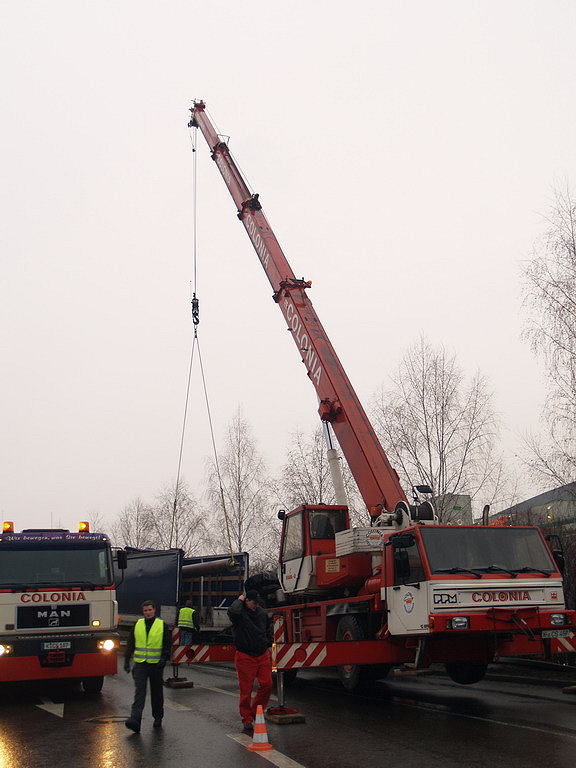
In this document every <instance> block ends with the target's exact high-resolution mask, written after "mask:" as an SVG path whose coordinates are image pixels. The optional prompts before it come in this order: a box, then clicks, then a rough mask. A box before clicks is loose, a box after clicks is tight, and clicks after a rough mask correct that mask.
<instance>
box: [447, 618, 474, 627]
mask: <svg viewBox="0 0 576 768" xmlns="http://www.w3.org/2000/svg"><path fill="white" fill-rule="evenodd" d="M450 626H451V627H452V629H470V619H469V617H468V616H454V617H453V618H452V621H451V622H450Z"/></svg>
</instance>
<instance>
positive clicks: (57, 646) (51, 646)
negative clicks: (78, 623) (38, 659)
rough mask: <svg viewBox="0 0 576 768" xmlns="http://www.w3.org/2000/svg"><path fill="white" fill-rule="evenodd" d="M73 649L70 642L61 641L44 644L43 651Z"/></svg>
mask: <svg viewBox="0 0 576 768" xmlns="http://www.w3.org/2000/svg"><path fill="white" fill-rule="evenodd" d="M70 648H72V643H71V642H70V640H59V641H58V642H57V643H42V650H43V651H67V650H70Z"/></svg>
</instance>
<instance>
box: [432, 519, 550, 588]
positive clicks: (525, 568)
mask: <svg viewBox="0 0 576 768" xmlns="http://www.w3.org/2000/svg"><path fill="white" fill-rule="evenodd" d="M420 533H421V535H422V540H423V542H424V549H425V550H426V555H427V557H428V563H429V565H430V570H431V571H432V573H442V572H444V573H446V572H448V571H451V572H452V573H455V572H457V571H458V570H460V571H462V572H466V569H473V570H474V571H476V572H478V573H480V574H483V573H510V574H511V575H513V576H515V575H517V573H522V572H523V573H529V572H534V573H535V572H540V573H544V574H545V575H549V574H550V573H551V572H555V571H557V570H558V569H557V567H556V565H555V564H554V562H553V561H552V558H551V557H550V554H549V553H548V551H547V549H546V546H545V545H544V542H543V541H542V538H541V536H540V534H539V532H538V531H537V530H536V529H534V528H469V527H465V526H462V527H453V528H445V527H439V528H432V527H422V528H421V529H420Z"/></svg>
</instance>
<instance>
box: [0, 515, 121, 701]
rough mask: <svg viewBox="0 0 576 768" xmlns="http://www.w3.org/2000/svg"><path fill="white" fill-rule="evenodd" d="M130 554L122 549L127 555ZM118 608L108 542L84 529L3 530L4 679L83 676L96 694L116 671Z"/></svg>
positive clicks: (0, 620) (0, 666) (0, 677)
mask: <svg viewBox="0 0 576 768" xmlns="http://www.w3.org/2000/svg"><path fill="white" fill-rule="evenodd" d="M123 558H124V556H123V555H121V560H122V559H123ZM117 625H118V606H117V603H116V598H115V587H114V576H113V571H112V557H111V549H110V541H109V539H108V537H107V536H106V535H105V534H103V533H90V531H89V526H88V524H87V523H80V526H79V531H78V532H77V533H71V532H70V531H68V530H64V529H49V530H48V529H29V530H24V531H21V532H20V533H16V532H14V525H13V524H12V523H11V522H5V523H4V524H3V529H2V532H1V533H0V683H1V682H14V681H20V680H54V679H63V678H66V679H77V680H79V681H81V682H82V686H83V688H84V690H85V692H86V693H98V692H99V691H100V690H101V688H102V683H103V681H104V676H105V675H113V674H115V673H116V654H117V649H118V646H119V638H118V634H117V631H116V630H117Z"/></svg>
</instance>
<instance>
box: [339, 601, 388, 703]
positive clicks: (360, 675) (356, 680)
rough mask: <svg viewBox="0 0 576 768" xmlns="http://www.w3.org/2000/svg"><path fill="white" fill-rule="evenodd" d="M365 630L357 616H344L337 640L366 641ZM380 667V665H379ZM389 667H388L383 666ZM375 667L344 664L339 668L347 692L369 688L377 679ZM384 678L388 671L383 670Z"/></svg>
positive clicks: (340, 622) (340, 623)
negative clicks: (374, 672) (363, 687)
mask: <svg viewBox="0 0 576 768" xmlns="http://www.w3.org/2000/svg"><path fill="white" fill-rule="evenodd" d="M365 639H366V638H365V632H364V628H363V627H362V625H361V624H360V622H359V621H358V619H357V618H356V617H355V616H343V617H342V618H341V619H340V621H339V622H338V627H337V629H336V640H348V641H351V640H365ZM378 666H380V665H378ZM382 666H387V665H382ZM374 668H375V665H372V666H362V665H361V664H343V665H342V666H340V667H338V675H339V676H340V680H341V682H342V685H343V686H344V688H345V689H346V690H347V691H354V690H356V688H358V687H361V686H368V685H370V684H371V683H373V682H374V680H375V679H376V678H375V677H374V674H373V670H374ZM380 674H381V675H382V677H386V674H388V670H386V671H385V670H381V672H380Z"/></svg>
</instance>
